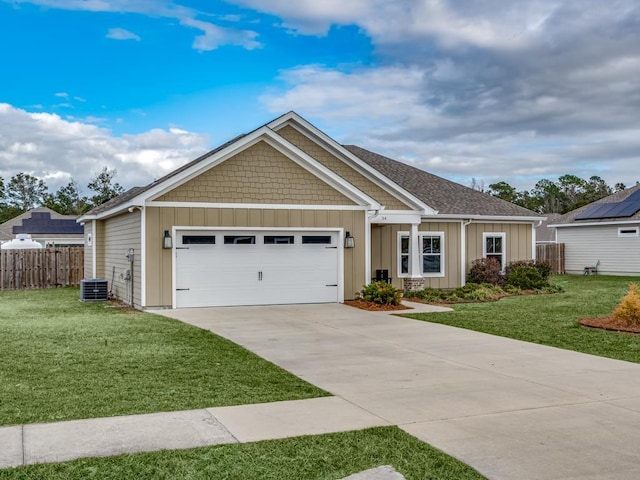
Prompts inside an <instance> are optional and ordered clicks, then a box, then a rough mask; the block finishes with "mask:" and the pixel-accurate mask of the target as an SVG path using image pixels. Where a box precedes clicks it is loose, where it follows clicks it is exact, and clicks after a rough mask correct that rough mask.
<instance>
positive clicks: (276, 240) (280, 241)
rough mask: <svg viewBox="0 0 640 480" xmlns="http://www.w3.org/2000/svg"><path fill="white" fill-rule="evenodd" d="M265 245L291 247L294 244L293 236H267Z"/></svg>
mask: <svg viewBox="0 0 640 480" xmlns="http://www.w3.org/2000/svg"><path fill="white" fill-rule="evenodd" d="M264 244H265V245H291V244H293V235H265V236H264Z"/></svg>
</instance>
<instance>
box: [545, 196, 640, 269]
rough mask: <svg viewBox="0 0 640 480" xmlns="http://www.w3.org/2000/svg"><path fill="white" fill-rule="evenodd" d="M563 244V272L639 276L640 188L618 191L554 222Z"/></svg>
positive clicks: (558, 236)
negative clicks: (593, 270) (587, 268)
mask: <svg viewBox="0 0 640 480" xmlns="http://www.w3.org/2000/svg"><path fill="white" fill-rule="evenodd" d="M551 226H552V227H554V228H555V229H556V236H557V242H558V243H564V244H565V271H566V272H567V273H577V274H580V273H583V272H584V271H585V267H594V268H595V267H597V273H599V274H604V275H640V185H639V184H636V185H635V186H633V187H631V188H627V189H625V190H621V191H619V192H616V193H614V194H613V195H609V196H608V197H605V198H602V199H600V200H597V201H595V202H593V203H590V204H589V205H585V206H584V207H580V208H578V209H576V210H573V211H571V212H569V213H567V214H565V215H563V216H561V217H560V218H558V219H556V220H555V221H554V222H553V224H552V225H551Z"/></svg>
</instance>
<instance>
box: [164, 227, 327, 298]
mask: <svg viewBox="0 0 640 480" xmlns="http://www.w3.org/2000/svg"><path fill="white" fill-rule="evenodd" d="M195 234H196V233H195V232H187V231H185V232H179V235H178V239H179V241H180V240H181V239H182V238H183V235H188V236H189V235H191V236H192V235H195ZM200 234H201V235H203V233H200ZM206 235H208V236H215V237H216V238H215V243H214V244H209V245H188V246H185V247H178V248H177V250H176V307H178V308H180V307H201V306H222V305H229V306H231V305H266V304H287V303H321V302H336V301H338V286H337V285H338V283H339V282H338V250H337V248H336V246H337V240H338V234H337V232H335V231H333V232H331V231H328V232H299V231H284V232H283V231H278V232H255V231H253V232H252V231H233V230H229V231H215V232H212V231H207V232H206ZM225 236H227V243H225V241H224V239H225ZM247 236H254V237H255V239H254V241H255V243H254V244H239V243H228V242H229V241H230V240H231V239H233V238H238V239H240V238H244V237H247ZM265 237H268V238H266V239H265ZM303 237H305V238H306V240H305V241H307V242H326V241H328V240H330V244H326V243H311V244H309V243H308V244H303V243H302V239H303ZM265 241H266V244H265ZM274 242H278V243H277V244H275V243H274ZM291 242H293V243H291Z"/></svg>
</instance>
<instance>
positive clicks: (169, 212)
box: [145, 207, 365, 308]
mask: <svg viewBox="0 0 640 480" xmlns="http://www.w3.org/2000/svg"><path fill="white" fill-rule="evenodd" d="M145 215H146V255H147V257H146V266H147V275H146V283H147V290H146V293H147V295H146V305H145V306H146V307H150V308H153V307H170V306H171V305H172V300H173V291H172V288H173V285H172V267H173V264H172V261H173V258H172V252H173V251H172V250H165V249H163V248H162V237H163V234H164V231H165V230H169V231H172V229H173V227H174V226H179V227H222V228H228V229H233V228H237V227H248V228H278V227H283V228H343V229H344V230H345V232H346V231H349V232H351V234H352V235H353V236H354V237H355V245H356V246H355V248H350V249H344V298H345V299H350V298H354V297H355V294H356V292H357V291H359V290H360V289H361V288H362V285H364V283H365V243H364V242H365V231H364V228H365V227H364V225H365V212H364V211H363V210H296V209H293V210H286V209H282V210H279V209H249V208H200V207H147V208H146V212H145ZM339 248H343V247H342V246H341V245H339Z"/></svg>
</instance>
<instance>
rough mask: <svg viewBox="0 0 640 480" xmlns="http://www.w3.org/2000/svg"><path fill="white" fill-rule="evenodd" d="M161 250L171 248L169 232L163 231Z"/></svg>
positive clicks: (171, 242) (171, 241)
mask: <svg viewBox="0 0 640 480" xmlns="http://www.w3.org/2000/svg"><path fill="white" fill-rule="evenodd" d="M162 248H173V240H172V239H171V235H169V230H165V231H164V238H163V239H162Z"/></svg>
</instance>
